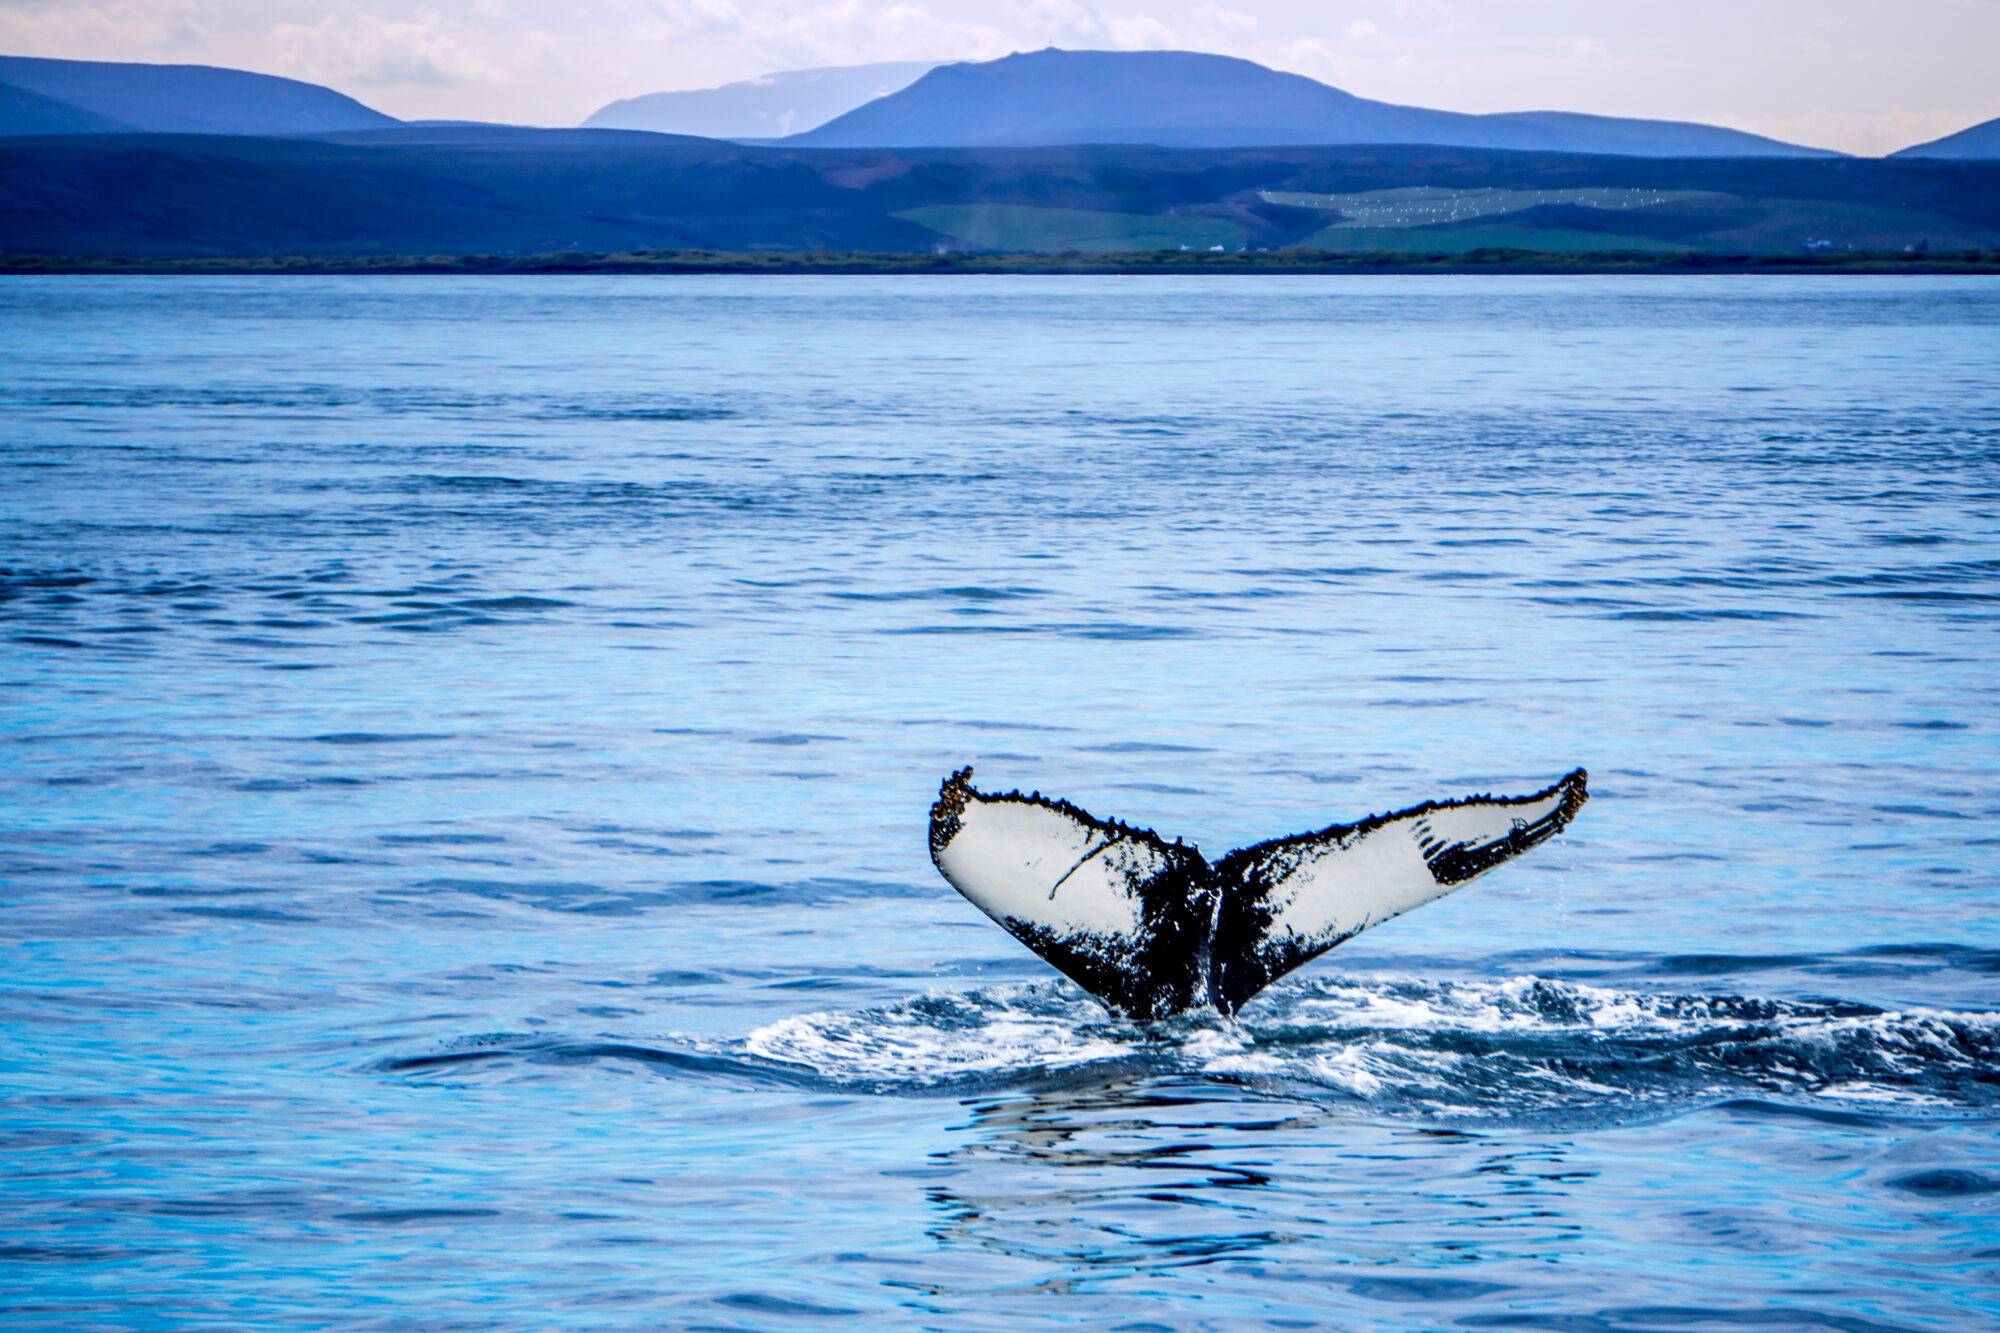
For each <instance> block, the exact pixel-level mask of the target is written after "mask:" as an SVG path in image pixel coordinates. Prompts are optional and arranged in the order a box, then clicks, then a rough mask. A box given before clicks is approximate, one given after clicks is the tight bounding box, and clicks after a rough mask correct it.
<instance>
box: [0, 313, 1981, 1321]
mask: <svg viewBox="0 0 2000 1333" xmlns="http://www.w3.org/2000/svg"><path fill="white" fill-rule="evenodd" d="M0 422H4V434H0V477H4V489H0V516H3V517H4V528H0V533H4V536H3V537H0V543H4V544H0V589H3V590H4V597H5V600H4V602H0V618H4V623H0V710H4V717H5V727H4V734H0V744H3V745H4V752H5V756H6V758H5V762H4V764H0V799H4V808H5V810H6V811H7V816H6V818H5V820H4V828H0V833H4V839H5V840H4V843H0V865H3V866H4V885H5V887H4V893H0V938H4V941H5V944H4V950H5V952H4V958H5V960H6V968H5V975H4V977H0V1012H4V1020H5V1026H4V1029H0V1069H3V1070H4V1077H0V1139H4V1144H5V1153H4V1157H0V1163H4V1165H0V1309H4V1310H5V1312H6V1315H5V1317H6V1318H7V1319H8V1320H10V1321H12V1322H13V1323H15V1324H17V1325H20V1326H45V1327H52V1328H54V1327H60V1328H74V1329H113V1328H116V1329H126V1328H134V1329H144V1328H176V1327H202V1326H215V1327H224V1326H226V1327H231V1328H261V1327H288V1328H289V1327H312V1328H336V1329H349V1328H412V1329H417V1328H422V1329H515V1328H520V1329H528V1328H536V1329H539V1328H563V1327H578V1328H589V1327H648V1328H731V1329H736V1328H752V1329H767V1328H791V1327H805V1326H816V1325H824V1324H836V1323H838V1324H843V1325H845V1326H851V1327H858V1328H871V1329H872V1328H884V1329H933V1328H934V1329H987V1328H991V1329H1002V1328H1005V1329H1015V1328H1019V1327H1021V1326H1022V1325H1023V1324H1028V1323H1065V1322H1067V1323H1074V1324H1077V1325H1081V1326H1085V1327H1091V1328H1124V1329H1199V1328H1213V1329H1244V1328H1286V1329H1293V1328H1335V1329H1349V1330H1378V1329H1379V1330H1407V1329H1429V1328H1459V1327H1471V1328H1523V1329H1548V1330H1564V1331H1565V1333H1571V1331H1580V1330H1640V1329H1643V1330H1659V1329H1702V1330H1711V1329H1740V1328H1746V1327H1748V1328H1759V1329H1765V1328H1781V1329H1814V1330H1822V1329H1824V1330H1839V1331H1840V1333H1886V1331H1887V1330H1919V1329H1922V1330H1936V1329H1958V1328H1974V1327H1988V1326H1991V1323H1992V1321H1994V1320H1995V1319H1996V1318H2000V908H1996V890H2000V874H1996V870H2000V855H1996V848H2000V828H1996V818H1995V817H1996V815H2000V796H1996V791H2000V783H1996V777H2000V747H1996V746H1995V744H1994V733H1995V725H1994V716H1995V704H1996V701H2000V681H1997V680H1996V671H1995V668H1994V659H1995V656H1996V637H1995V630H1996V627H2000V284H1995V283H1993V282H1990V281H1983V280H1980V279H1951V278H1937V279H1930V278H1923V279H1879V280H1878V279H1870V278H1853V277H1848V278H1835V279H1826V280H1821V279H1810V278H1775V279H1754V278H1741V277H1733V278H1714V279H1704V278H1685V279H1683V278H1597V277H1577V278H1556V277H1534V278H1508V277H1492V278H1471V277H1383V278H1333V279H1310V278H1269V277H1266V278H1245V279H1235V278H1217V277H1210V278H1086V277H1078V278H1062V277H1034V278H981V277H933V278H880V279H877V278H837V279H791V278H777V277H768V278H738V277H713V278H706V277H704V278H663V279H654V278H520V279H509V278H466V279H452V278H357V279H350V278H333V277H328V278H317V277H292V278H282V279H260V278H213V279H210V278H175V279H145V278H137V279H110V278H106V279H99V278H51V279H43V278H10V279H8V280H6V282H5V283H4V284H0ZM965 763H971V764H973V765H975V767H976V773H977V777H976V780H977V781H978V782H979V784H980V785H981V786H982V787H983V788H986V789H989V790H995V789H1005V788H1010V787H1015V786H1019V787H1022V788H1024V789H1025V788H1039V789H1041V790H1043V791H1047V792H1051V793H1057V794H1060V795H1063V796H1066V797H1068V798H1070V799H1072V800H1074V801H1076V802H1078V803H1079V804H1081V805H1083V806H1084V807H1085V808H1087V809H1089V810H1091V811H1093V812H1094V813H1097V814H1099V815H1105V816H1118V817H1122V818H1124V819H1127V820H1129V821H1131V822H1134V823H1138V824H1142V825H1149V826H1152V827H1156V828H1158V829H1160V830H1161V831H1162V832H1164V833H1166V834H1167V835H1168V836H1170V837H1171V836H1175V835H1184V836H1187V837H1188V838H1190V839H1191V840H1193V841H1196V842H1198V843H1199V844H1200V845H1201V847H1202V848H1203V849H1205V850H1206V851H1208V852H1209V853H1210V854H1211V855H1215V854H1219V853H1220V852H1222V851H1224V850H1226V849H1227V848H1229V847H1232V846H1235V845H1239V844H1241V843H1245V842H1250V841H1255V840H1259V839H1262V838H1266V837H1270V836H1275V835H1278V834H1284V833H1293V832H1300V831H1304V830H1306V829H1310V828H1316V827H1320V826H1323V825H1326V824H1329V823H1332V822H1335V821H1337V820H1347V819H1352V818H1355V817H1358V816H1360V815H1363V814H1366V813H1369V812H1371V811H1379V810H1384V809H1389V808H1394V807H1398V806H1403V805H1408V804H1413V803H1415V802H1417V801H1421V800H1424V799H1428V798H1432V797H1440V796H1451V795H1463V794H1467V793H1471V792H1478V791H1487V790H1494V791H1527V790H1530V789H1532V788H1534V787H1538V786H1541V785H1543V784H1545V783H1547V782H1548V781H1550V780H1551V779H1553V778H1554V777H1555V776H1557V775H1558V774H1560V773H1562V772H1563V771H1565V770H1566V769H1568V768H1570V767H1571V766H1574V765H1578V764H1581V765H1585V766H1587V767H1588V768H1589V769H1590V771H1591V791H1592V798H1593V799H1592V801H1591V803H1590V805H1589V806H1588V808H1586V809H1585V811H1584V812H1583V814H1582V816H1581V817H1580V818H1579V820H1578V821H1577V823H1576V824H1575V826H1574V827H1573V828H1572V829H1571V830H1570V832H1569V833H1568V834H1567V835H1566V836H1565V837H1564V838H1563V839H1561V840H1560V841H1558V842H1555V843H1552V844H1550V845H1548V846H1546V847H1544V848H1542V849H1540V850H1539V851H1537V852H1535V853H1534V854H1532V855H1530V856H1528V857H1526V858H1524V859H1522V860H1521V861H1519V862H1517V863H1515V864H1513V865H1510V866H1507V867H1505V868H1503V869H1501V870H1499V871H1497V872H1495V873H1494V874H1493V875H1491V876H1489V877H1487V878H1484V879H1482V880H1480V881H1479V882H1478V883H1476V884H1474V885H1471V886H1469V887H1467V888H1466V889H1465V890H1463V891H1462V892H1460V893H1458V894H1456V895H1454V896H1453V897H1451V898H1448V899H1446V900H1444V901H1442V902H1439V903H1436V904H1434V905H1432V906H1429V907H1427V908H1424V909H1423V910H1421V911H1419V912H1417V913H1415V914H1413V915H1411V916H1408V917H1405V918H1402V919H1400V920H1397V921H1395V922H1392V923H1389V924H1387V925H1384V926H1381V927H1379V928H1377V929H1376V930H1374V931H1371V932H1369V933H1368V934H1366V935H1364V936H1362V937H1360V938H1359V939H1356V940H1354V941H1352V942H1350V943H1349V944H1347V945H1345V946H1343V947H1342V948H1341V949H1339V950H1337V951H1335V952H1334V953H1332V954H1329V955H1327V956H1326V957H1325V958H1322V959H1320V960H1318V961H1317V962H1315V963H1313V964H1311V965H1310V966H1308V967H1307V968H1305V969H1303V970H1301V971H1300V972H1298V973H1295V974H1294V975H1293V976H1291V977H1289V978H1287V979H1286V980H1284V981H1282V982H1280V983H1278V984H1277V985H1276V986H1274V987H1273V988H1272V989H1271V990H1270V991H1269V992H1267V993H1266V994H1265V995H1264V996H1262V997H1261V998H1259V999H1258V1000H1257V1001H1256V1002H1254V1003H1253V1004H1252V1005H1251V1006H1250V1007H1249V1008H1248V1009H1246V1010H1245V1012H1244V1013H1243V1014H1242V1015H1241V1016H1240V1019H1239V1020H1237V1021H1235V1022H1225V1021H1223V1020H1221V1019H1218V1018H1214V1017H1213V1016H1210V1017H1208V1018H1199V1017H1196V1018H1189V1019H1185V1020H1180V1021H1177V1022H1175V1023H1172V1024H1167V1025H1162V1026H1160V1027H1157V1028H1151V1029H1142V1028H1138V1027H1134V1026H1131V1025H1129V1024H1124V1023H1120V1022H1117V1021H1114V1020H1113V1019H1111V1018H1110V1017H1109V1016H1108V1015H1107V1014H1106V1013H1105V1012H1104V1011H1103V1010H1102V1009H1100V1008H1098V1007H1097V1006H1096V1005H1095V1004H1094V1003H1093V1002H1091V1001H1090V1000H1089V999H1088V998H1087V997H1085V996H1084V995H1083V994H1082V993H1081V992H1079V991H1077V990H1076V989H1075V988H1073V987H1071V986H1070V985H1068V984H1067V983H1066V982H1062V981H1061V980H1060V979H1059V978H1057V977H1056V976H1055V975H1054V974H1053V973H1052V972H1051V971H1049V970H1048V969H1047V968H1046V967H1045V966H1044V965H1043V964H1041V963H1040V962H1039V961H1038V960H1037V959H1036V958H1034V957H1033V956H1032V955H1031V954H1029V953H1028V952H1027V951H1026V950H1024V949H1022V948H1021V947H1020V946H1019V945H1017V944H1015V943H1014V942H1013V941H1012V940H1010V939H1009V938H1008V937H1007V936H1005V935H1004V934H1002V933H1001V932H1000V931H999V930H997V929H995V928H994V927H992V926H991V925H990V924H989V923H988V922H987V921H986V920H985V919H984V918H983V917H981V916H980V915H979V914H978V912H977V911H975V910H974V909H973V908H972V907H971V906H970V905H969V904H967V903H965V902H963V901H962V900H961V899H959V898H958V897H957V895H956V894H954V893H953V892H952V891H951V890H950V889H949V887H948V886H946V885H945V884H944V883H943V881H942V880H941V879H939V878H938V877H937V875H936V874H935V872H934V871H933V870H932V868H931V866H930V864H929V861H928V856H927V849H926V844H925V826H926V817H927V810H928V806H929V802H930V800H931V799H932V797H933V796H934V794H935V792H936V790H937V784H938V782H939V780H940V779H941V778H942V777H943V776H944V774H945V773H946V772H947V771H949V770H950V769H952V768H954V767H957V766H959V765H961V764H965Z"/></svg>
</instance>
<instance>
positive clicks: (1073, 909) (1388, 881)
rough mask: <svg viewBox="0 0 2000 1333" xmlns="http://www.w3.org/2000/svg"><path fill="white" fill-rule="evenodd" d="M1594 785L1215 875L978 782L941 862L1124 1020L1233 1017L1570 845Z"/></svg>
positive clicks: (1354, 832)
mask: <svg viewBox="0 0 2000 1333" xmlns="http://www.w3.org/2000/svg"><path fill="white" fill-rule="evenodd" d="M1587 777H1588V775H1587V774H1585V772H1584V771H1583V770H1582V769H1580V768H1579V769H1577V770H1576V771H1575V772H1573V773H1570V774H1569V775H1568V776H1566V777H1564V778H1562V779H1561V780H1560V781H1558V782H1556V783H1555V784H1553V785H1552V786H1550V787H1548V788H1546V789H1545V790H1542V791H1539V792H1535V793H1533V794H1532V795H1528V796H1513V797H1496V796H1472V797H1467V798H1465V799H1463V800H1457V801H1427V802H1425V803H1424V804H1423V805H1419V806H1415V807H1413V808H1412V809H1409V810H1400V811H1397V812H1395V813H1393V814H1386V815H1374V816H1370V817H1369V818H1367V819H1364V820H1361V821H1359V822H1357V823H1353V824H1335V825H1332V826H1331V827H1329V828H1324V829H1321V830H1319V831H1318V832H1316V833H1304V834H1300V835H1298V836H1296V837H1290V838H1277V839H1273V840H1272V841H1270V842H1261V843H1258V844H1256V845H1255V846H1252V847H1243V848H1239V849H1238V850H1236V851H1233V852H1231V853H1229V855H1227V856H1225V857H1223V858H1222V859H1221V860H1220V861H1217V862H1215V863H1214V864H1210V863H1209V862H1208V861H1207V860H1206V859H1205V858H1203V856H1202V855H1201V853H1200V852H1199V851H1198V850H1196V849H1195V848H1194V847H1192V846H1189V845H1187V844H1185V843H1182V842H1180V841H1178V840H1176V841H1175V842H1172V843H1169V842H1167V841H1166V840H1164V839H1163V838H1161V837H1160V836H1159V835H1158V834H1157V833H1154V832H1153V831H1152V830H1151V829H1140V828H1133V827H1132V826H1130V825H1128V824H1124V823H1120V822H1119V821H1117V820H1103V819H1098V818H1096V817H1094V816H1092V815H1090V814H1088V813H1086V812H1085V811H1083V810H1080V809H1078V808H1077V807H1076V806H1074V805H1071V804H1070V803H1069V802H1068V801H1058V800H1051V799H1049V798H1047V797H1044V796H1042V795H1041V794H1040V793H1034V794H1031V795H1026V796H1024V795H1022V794H1021V793H1020V792H1017V791H1016V792H1007V793H1004V794H1001V795H989V794H986V793H983V792H980V791H977V790H975V789H974V788H973V786H972V770H971V769H970V768H964V769H960V770H959V771H958V772H956V773H953V774H952V775H951V776H950V777H948V778H946V779H945V780H944V785H943V787H942V789H941V790H940V791H939V793H938V799H937V803H936V804H935V805H933V806H932V807H931V830H930V842H931V860H932V861H933V862H934V863H935V864H936V866H937V868H938V870H939V871H940V872H941V873H942V874H943V875H944V877H945V879H946V880H947V881H948V882H949V883H950V884H951V886H952V887H953V888H955V889H957V890H958V891H959V892H960V893H961V894H963V895H965V897H966V898H968V899H969V900H971V902H972V903H973V905H974V906H976V907H978V908H979V909H980V910H981V911H982V912H984V913H986V915H988V916H990V917H992V918H993V919H994V920H995V921H996V922H998V923H999V924H1000V925H1001V926H1002V927H1003V928H1005V929H1006V930H1007V932H1008V933H1009V934H1011V935H1013V936H1014V937H1015V938H1016V939H1018V940H1020V941H1021V942H1022V943H1023V944H1026V945H1027V946H1028V947H1029V948H1031V949H1033V950H1034V951H1035V952H1036V953H1038V954H1040V955H1041V956H1042V957H1043V958H1044V959H1046V960H1048V962H1049V963H1050V964H1052V965H1053V966H1054V967H1055V968H1056V970H1057V971H1059V972H1061V973H1062V974H1063V975H1064V976H1067V977H1068V978H1070V980H1072V981H1074V982H1076V983H1077V984H1078V985H1079V986H1082V987H1083V988H1084V989H1085V990H1087V991H1089V992H1090V993H1091V994H1092V995H1095V996H1096V997H1097V998H1098V999H1100V1000H1102V1001H1103V1002H1104V1003H1105V1004H1106V1005H1107V1006H1109V1007H1110V1008H1111V1009H1112V1010H1113V1011H1114V1012H1117V1013H1120V1014H1124V1015H1126V1016H1128V1017H1131V1018H1138V1019H1155V1018H1165V1017H1167V1016H1169V1015H1171V1014H1176V1013H1181V1012H1183V1011H1185V1010H1188V1009H1198V1008H1202V1007H1204V1006H1212V1007H1214V1008H1215V1009H1217V1010H1220V1011H1221V1012H1222V1013H1224V1014H1233V1013H1235V1012H1236V1011H1237V1010H1238V1009H1241V1008H1242V1007H1243V1005H1244V1004H1246V1003H1247V1002H1248V1001H1249V1000H1250V998H1251V997H1252V996H1254V995H1255V994H1256V993H1257V992H1258V991H1260V990H1262V989H1264V987H1266V986H1268V985H1270V984H1271V983H1272V982H1273V981H1275V980H1277V979H1278V978H1279V977H1281V976H1283V975H1284V974H1285V973H1287V972H1289V971H1291V970H1292V969H1293V968H1295V967H1298V966H1299V965H1300V964H1302V963H1305V962H1307V961H1309V960H1310V959H1313V958H1317V957H1318V956H1319V955H1320V954H1323V953H1325V952H1326V951H1327V950H1328V949H1331V948H1333V947H1334V946H1335V945H1337V944H1339V943H1341V942H1342V941H1343V940H1347V939H1351V938H1352V937H1353V936H1355V935H1357V934H1359V933H1360V932H1362V931H1364V930H1366V929H1367V928H1368V927H1370V926H1373V925H1379V924H1380V923H1381V922H1384V921H1387V920H1389V919H1390V918H1391V917H1395V916H1400V915H1401V914H1403V913H1404V912H1407V911H1409V910H1410V909H1411V908H1413V907H1418V906H1421V905H1422V904H1424V903H1427V902H1429V901H1431V900H1432V899H1433V898H1440V897H1443V896H1444V895H1445V894H1447V893H1450V892H1451V891H1452V890H1453V889H1456V888H1458V887H1460V886H1461V885H1463V884H1466V883H1469V882H1470V881H1471V880H1473V879H1474V878H1476V877H1478V876H1480V875H1483V874H1485V873H1486V872H1487V871H1488V870H1491V869H1493V868H1494V867H1495V866H1497V865H1499V864H1501V863H1502V862H1504V861H1508V860H1511V859H1512V858H1514V857H1516V856H1519V855H1520V854H1521V853H1522V852H1525V851H1527V850H1528V849H1529V848H1530V847H1533V846H1535V845H1536V844H1538V843H1541V842H1544V841H1546V840H1548V839H1549V838H1552V837H1554V836H1555V835H1556V834H1557V833H1560V832H1561V831H1562V830H1563V828H1564V827H1565V826H1567V825H1568V823H1569V822H1570V820H1572V819H1574V818H1575V817H1576V813H1577V811H1579V810H1580V809H1582V808H1583V803H1584V802H1585V801H1586V800H1588V799H1589V794H1588V792H1587V790H1586V782H1587Z"/></svg>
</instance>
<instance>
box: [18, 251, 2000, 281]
mask: <svg viewBox="0 0 2000 1333" xmlns="http://www.w3.org/2000/svg"><path fill="white" fill-rule="evenodd" d="M114 273H122V274H162V275H170V274H215V275H254V274H294V273H297V274H334V273H357V274H426V273H428V274H551V273H570V274H577V273H602V274H638V273H689V274H698V273H778V274H801V273H824V274H869V273H874V274H882V273H906V274H926V273H978V274H1009V273H1018V274H1041V273H1055V274H1061V273H1069V274H1100V275H1102V274H1121V273H1130V274H1163V273H1220V274H1238V273H1269V274H1288V275H1299V274H1311V273H1330V274H1364V273H1455V274H1464V273H1508V274H1526V273H1570V274H1612V273H1667V274H1690V273H1784V274H1828V273H1856V274H1885V273H1890V274H1893V273H1906V274H1919V273H1922V274H1973V273H1992V274H2000V250H1962V251H1952V252H1940V253H1934V254H1922V255H1917V254H1910V253H1907V252H1901V251H1863V250H1855V251H1843V252H1839V253H1834V254H1801V255H1785V254H1766V255H1725V254H1705V253H1704V254H1696V253H1683V254H1674V255H1660V254H1653V253H1643V252H1589V253H1565V252H1557V251H1537V250H1506V249H1490V250H1474V251H1470V252H1468V253H1465V254H1455V255H1437V254H1416V253H1408V252H1402V251H1373V252H1369V253H1347V252H1340V251H1330V250H1277V251H1231V252H1227V253H1222V254H1215V253H1211V252H1207V251H1195V252H1186V251H1174V250H1140V251H1117V252H1103V253H1078V252H1071V253H1064V254H942V255H940V254H898V253H860V252H849V251H797V250H787V251H754V252H729V251H710V250H649V251H640V252H636V253H601V252H591V251H575V250H564V251H556V252H552V253H548V254H535V255H319V256H285V257H276V258H272V257H249V258H224V257H196V256H169V257H148V256H127V255H0V276H5V275H8V274H40V275H51V274H77V275H82V274H114Z"/></svg>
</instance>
